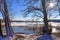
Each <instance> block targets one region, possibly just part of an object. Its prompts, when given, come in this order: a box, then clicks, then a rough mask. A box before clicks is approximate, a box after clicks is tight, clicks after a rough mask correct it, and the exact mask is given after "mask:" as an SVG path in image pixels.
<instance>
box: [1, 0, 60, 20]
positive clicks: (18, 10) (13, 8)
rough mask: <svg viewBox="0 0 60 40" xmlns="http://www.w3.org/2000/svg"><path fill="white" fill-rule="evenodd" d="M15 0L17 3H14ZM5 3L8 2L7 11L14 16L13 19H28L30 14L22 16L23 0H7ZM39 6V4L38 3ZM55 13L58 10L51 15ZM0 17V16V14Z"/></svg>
mask: <svg viewBox="0 0 60 40" xmlns="http://www.w3.org/2000/svg"><path fill="white" fill-rule="evenodd" d="M16 2H17V3H16ZM7 3H8V11H9V13H12V14H13V15H14V16H15V19H17V20H20V19H22V20H23V19H29V18H30V17H31V15H29V17H27V18H24V17H23V11H22V10H24V9H25V8H26V6H24V3H25V2H24V0H20V1H19V0H18V1H16V0H7ZM38 6H39V5H38ZM56 13H58V12H55V13H54V14H53V15H56ZM0 18H2V15H1V14H0ZM59 18H60V16H58V17H57V18H56V19H59Z"/></svg>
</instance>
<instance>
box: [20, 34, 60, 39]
mask: <svg viewBox="0 0 60 40" xmlns="http://www.w3.org/2000/svg"><path fill="white" fill-rule="evenodd" d="M23 36H24V38H21V39H20V38H19V40H37V38H38V37H39V35H33V34H31V35H23ZM40 36H42V35H40ZM52 37H53V39H54V40H60V37H56V36H55V35H52Z"/></svg>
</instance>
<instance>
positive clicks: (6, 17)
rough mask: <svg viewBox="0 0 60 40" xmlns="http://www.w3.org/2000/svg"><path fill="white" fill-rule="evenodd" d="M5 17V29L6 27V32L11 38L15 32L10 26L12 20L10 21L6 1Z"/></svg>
mask: <svg viewBox="0 0 60 40" xmlns="http://www.w3.org/2000/svg"><path fill="white" fill-rule="evenodd" d="M4 17H5V19H4V20H5V27H6V31H7V36H11V35H13V31H12V28H11V25H10V19H9V13H8V9H7V3H6V0H4Z"/></svg>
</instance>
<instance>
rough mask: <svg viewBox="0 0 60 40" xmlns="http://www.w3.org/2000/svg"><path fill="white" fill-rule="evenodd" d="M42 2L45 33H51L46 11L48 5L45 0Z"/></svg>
mask: <svg viewBox="0 0 60 40" xmlns="http://www.w3.org/2000/svg"><path fill="white" fill-rule="evenodd" d="M41 2H42V8H43V14H44V19H43V20H44V27H43V33H47V34H48V33H49V32H50V31H49V29H48V18H47V16H48V15H47V11H46V7H45V0H41Z"/></svg>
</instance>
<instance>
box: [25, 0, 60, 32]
mask: <svg viewBox="0 0 60 40" xmlns="http://www.w3.org/2000/svg"><path fill="white" fill-rule="evenodd" d="M26 2H27V3H28V7H27V8H26V9H25V10H24V11H25V13H24V15H25V16H27V15H29V14H30V13H33V12H34V13H35V16H37V17H40V18H43V21H44V30H45V31H46V32H49V29H48V27H49V26H48V20H49V18H50V17H53V18H56V17H57V16H59V14H56V15H53V14H54V11H59V12H60V9H59V7H58V6H57V3H58V2H59V0H58V2H57V0H55V1H53V0H27V1H26ZM39 2H40V4H39V5H40V6H39V7H38V6H35V4H36V3H39ZM53 3H55V4H53ZM58 5H59V3H58ZM49 6H50V7H49ZM36 11H38V12H36ZM52 11H53V12H52ZM39 12H40V13H39ZM41 13H42V14H43V16H41V15H42V14H41ZM37 14H39V15H37ZM48 17H49V18H48ZM50 32H51V30H50Z"/></svg>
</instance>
